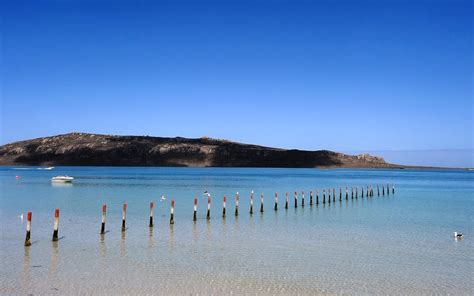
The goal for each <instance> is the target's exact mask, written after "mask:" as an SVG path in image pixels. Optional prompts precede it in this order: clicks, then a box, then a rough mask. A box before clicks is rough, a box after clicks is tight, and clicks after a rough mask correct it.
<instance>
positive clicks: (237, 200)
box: [235, 192, 239, 217]
mask: <svg viewBox="0 0 474 296" xmlns="http://www.w3.org/2000/svg"><path fill="white" fill-rule="evenodd" d="M238 215H239V193H238V192H237V193H236V194H235V216H236V217H237V216H238Z"/></svg>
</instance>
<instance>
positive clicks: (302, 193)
mask: <svg viewBox="0 0 474 296" xmlns="http://www.w3.org/2000/svg"><path fill="white" fill-rule="evenodd" d="M301 206H302V207H304V191H301Z"/></svg>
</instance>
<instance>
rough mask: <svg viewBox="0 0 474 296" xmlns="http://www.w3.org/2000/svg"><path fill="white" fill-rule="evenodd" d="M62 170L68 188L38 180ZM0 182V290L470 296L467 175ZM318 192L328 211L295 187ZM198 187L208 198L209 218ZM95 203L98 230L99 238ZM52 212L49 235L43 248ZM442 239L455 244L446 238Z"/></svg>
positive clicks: (471, 193)
mask: <svg viewBox="0 0 474 296" xmlns="http://www.w3.org/2000/svg"><path fill="white" fill-rule="evenodd" d="M63 174H67V175H70V176H74V177H75V178H76V180H75V182H74V184H72V185H54V184H52V183H51V182H50V178H51V177H53V176H56V175H63ZM17 175H18V176H19V179H16V178H15V176H17ZM387 183H390V184H395V191H396V192H395V195H392V194H390V195H389V196H387V195H385V196H377V191H376V189H375V196H374V197H372V198H366V197H365V196H364V198H363V199H362V198H361V197H360V195H359V198H358V199H351V197H350V187H351V186H359V194H360V186H362V185H363V186H366V185H370V184H373V185H374V186H375V185H376V184H387ZM0 186H1V187H0V205H1V207H0V225H1V233H0V235H1V236H0V260H1V261H0V262H1V269H0V294H30V293H31V294H48V295H55V294H57V295H63V294H91V293H100V294H117V293H119V294H152V293H153V294H169V293H173V294H188V295H189V294H268V295H275V294H282V295H287V294H433V293H440V294H456V295H469V294H471V295H472V294H474V291H473V289H474V284H473V279H474V245H473V243H472V241H473V237H474V234H473V214H474V211H473V210H474V205H473V200H474V174H473V172H469V171H454V170H453V171H448V170H442V171H441V170H440V171H429V170H347V169H335V170H319V169H234V168H232V169H227V168H225V169H224V168H199V169H198V168H196V169H194V168H100V167H57V168H55V169H53V170H39V169H37V168H25V169H17V168H12V167H3V168H0ZM340 186H343V187H345V186H349V200H348V201H346V200H345V197H343V200H342V201H341V202H340V201H339V195H338V192H339V187H340ZM327 188H336V193H337V200H336V202H335V203H334V202H332V203H331V204H330V205H329V204H325V205H323V204H319V205H318V206H316V205H313V206H310V205H309V191H310V190H313V192H314V193H315V191H316V189H318V190H319V191H320V199H321V191H322V189H327ZM374 188H376V187H374ZM205 190H207V191H209V192H210V193H211V195H212V205H211V220H210V221H207V220H206V219H205V217H206V202H207V198H206V197H205V196H204V195H203V194H202V193H203V192H204V191H205ZM252 190H254V191H255V202H254V214H253V215H249V213H248V212H249V211H248V210H249V196H250V192H251V191H252ZM303 190H304V191H305V207H304V208H302V207H301V206H299V207H298V208H296V209H295V208H294V207H293V192H294V191H298V199H299V202H301V191H303ZM236 192H239V193H240V213H239V216H238V217H235V216H234V209H235V206H234V196H235V193H236ZM275 192H279V193H280V198H279V210H278V211H277V212H275V211H274V210H273V203H274V194H275ZM285 192H289V193H290V198H289V201H290V202H289V204H290V208H289V209H288V210H285V209H284V208H283V206H284V193H285ZM260 193H264V196H265V198H264V200H265V204H264V210H265V212H264V213H263V214H262V213H260V212H259V209H260ZM161 194H164V195H165V197H166V200H165V201H164V202H160V196H161ZM224 195H226V196H227V217H226V218H225V219H224V218H222V216H221V211H222V197H223V196H224ZM195 196H197V197H198V199H199V203H198V221H196V222H195V223H194V222H193V221H192V215H193V199H194V197H195ZM172 199H174V200H175V202H176V205H175V217H174V219H175V224H174V225H172V226H171V225H169V211H170V201H171V200H172ZM314 199H315V197H314ZM151 200H154V201H155V227H154V228H153V229H152V230H150V229H149V228H148V214H149V208H148V207H149V202H150V201H151ZM320 201H321V200H320ZM123 202H126V203H127V205H128V210H127V227H128V229H127V231H126V232H121V217H122V203H123ZM103 203H106V204H107V206H108V208H107V223H106V228H107V230H108V233H106V234H105V235H104V236H101V235H99V230H100V219H101V205H102V204H103ZM55 208H60V210H61V216H60V225H59V236H60V237H62V239H60V241H59V242H57V243H52V242H51V235H52V227H53V215H54V209H55ZM29 210H30V211H32V212H33V221H32V242H33V245H32V246H31V247H27V248H25V247H24V246H23V243H24V237H25V225H26V224H25V223H26V221H21V220H20V219H19V218H18V215H19V214H21V213H25V216H26V212H27V211H29ZM453 231H458V232H462V233H464V234H465V235H466V237H465V238H464V239H461V240H455V239H454V238H453V237H452V233H453Z"/></svg>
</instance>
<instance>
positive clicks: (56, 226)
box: [53, 209, 59, 242]
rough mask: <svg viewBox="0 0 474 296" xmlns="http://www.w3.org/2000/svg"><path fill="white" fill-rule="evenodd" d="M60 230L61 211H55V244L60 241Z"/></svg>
mask: <svg viewBox="0 0 474 296" xmlns="http://www.w3.org/2000/svg"><path fill="white" fill-rule="evenodd" d="M58 229H59V209H56V210H55V211H54V226H53V242H57V241H58V239H59V238H58Z"/></svg>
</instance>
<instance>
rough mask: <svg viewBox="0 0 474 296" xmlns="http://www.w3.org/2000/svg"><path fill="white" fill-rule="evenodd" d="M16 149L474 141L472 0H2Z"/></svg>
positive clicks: (5, 75)
mask: <svg viewBox="0 0 474 296" xmlns="http://www.w3.org/2000/svg"><path fill="white" fill-rule="evenodd" d="M0 15H1V20H0V21H1V23H0V24H1V60H0V61H1V64H0V70H1V105H0V108H1V121H0V122H1V126H0V144H5V143H8V142H11V141H16V140H22V139H28V138H33V137H42V136H47V135H54V134H60V133H66V132H71V131H82V132H91V133H106V134H136V135H155V136H184V137H201V136H210V137H215V138H226V139H230V140H236V141H241V142H247V143H257V144H262V145H268V146H278V147H286V148H299V149H311V150H313V149H330V150H336V151H355V150H357V151H366V150H367V151H368V150H371V151H376V150H404V149H407V150H419V149H472V147H473V134H474V131H473V113H474V107H473V83H474V80H473V52H474V51H473V19H474V16H473V15H474V14H473V4H472V1H470V0H468V1H460V0H451V1H443V0H433V1H427V0H426V1H421V0H420V1H408V0H398V1H397V0H391V1H356V0H352V1H350V0H346V1H338V0H335V1H168V2H158V1H154V2H151V1H100V2H99V1H82V2H78V1H41V0H36V1H21V0H16V1H1V2H0Z"/></svg>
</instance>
